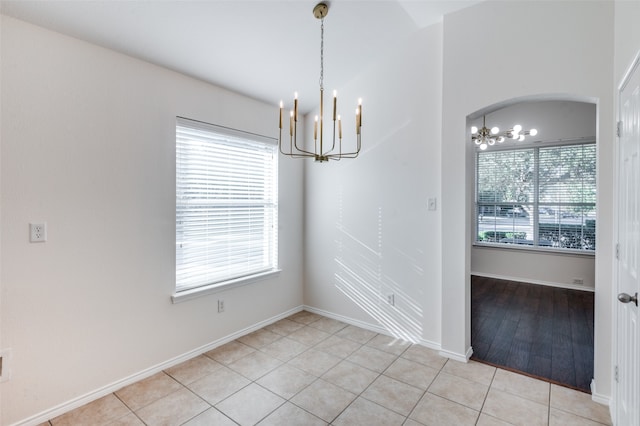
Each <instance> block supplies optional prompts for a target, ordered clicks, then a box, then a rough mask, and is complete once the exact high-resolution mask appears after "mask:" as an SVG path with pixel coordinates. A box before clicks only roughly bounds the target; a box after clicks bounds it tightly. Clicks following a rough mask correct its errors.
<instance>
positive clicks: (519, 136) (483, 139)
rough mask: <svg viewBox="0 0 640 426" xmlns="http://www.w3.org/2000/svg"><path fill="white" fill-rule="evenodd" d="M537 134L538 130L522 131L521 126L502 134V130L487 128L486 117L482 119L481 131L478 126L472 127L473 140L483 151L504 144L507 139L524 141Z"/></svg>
mask: <svg viewBox="0 0 640 426" xmlns="http://www.w3.org/2000/svg"><path fill="white" fill-rule="evenodd" d="M537 134H538V131H537V130H536V129H531V130H522V126H521V125H519V124H516V125H515V126H513V128H511V129H509V130H506V131H504V132H502V133H500V129H499V128H497V127H492V128H491V129H489V128H487V125H486V117H482V128H481V129H478V128H477V127H476V126H473V127H471V140H472V141H473V142H475V144H476V145H477V146H478V147H479V148H480V149H481V150H483V151H484V150H485V149H487V147H488V146H493V145H495V144H496V142H498V143H502V142H504V141H505V140H507V139H515V140H518V141H524V140H525V136H529V135H531V136H535V135H537Z"/></svg>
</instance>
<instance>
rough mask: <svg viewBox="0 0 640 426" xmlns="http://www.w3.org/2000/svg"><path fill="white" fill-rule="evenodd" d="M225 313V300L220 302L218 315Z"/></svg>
mask: <svg viewBox="0 0 640 426" xmlns="http://www.w3.org/2000/svg"><path fill="white" fill-rule="evenodd" d="M222 312H224V300H218V313H219V314H220V313H222Z"/></svg>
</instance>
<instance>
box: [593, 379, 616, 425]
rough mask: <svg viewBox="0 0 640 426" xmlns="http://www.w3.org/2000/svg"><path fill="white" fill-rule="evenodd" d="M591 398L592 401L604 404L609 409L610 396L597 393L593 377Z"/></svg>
mask: <svg viewBox="0 0 640 426" xmlns="http://www.w3.org/2000/svg"><path fill="white" fill-rule="evenodd" d="M591 400H592V401H593V402H597V403H598V404H603V405H606V406H607V407H609V409H610V410H611V397H610V396H607V395H602V394H599V393H598V391H597V389H596V381H595V379H594V380H591ZM612 418H613V417H612Z"/></svg>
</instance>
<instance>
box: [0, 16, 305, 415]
mask: <svg viewBox="0 0 640 426" xmlns="http://www.w3.org/2000/svg"><path fill="white" fill-rule="evenodd" d="M1 48H2V74H1V75H2V95H1V96H2V99H1V100H2V111H1V112H2V124H3V126H2V134H1V136H2V145H1V151H0V153H1V161H2V163H1V183H2V187H1V192H0V195H1V206H2V208H1V219H2V227H1V228H2V242H1V249H2V262H1V265H0V266H1V272H2V275H1V280H2V294H1V297H2V299H1V300H2V307H1V308H2V309H1V326H2V330H1V335H2V345H3V347H4V348H6V347H10V348H11V349H12V350H13V360H12V365H11V370H12V379H11V380H10V381H8V382H6V383H3V384H1V385H0V386H2V397H3V398H2V406H1V407H0V409H1V412H2V414H1V416H2V417H1V418H0V423H1V424H4V425H8V424H12V423H14V422H17V421H21V420H24V419H26V418H29V417H31V416H37V415H38V413H41V412H44V411H46V410H49V409H52V408H53V407H55V406H57V405H58V404H63V403H67V402H69V401H70V400H72V399H74V398H77V397H81V396H83V395H86V394H89V393H91V392H94V391H99V390H100V389H102V388H104V387H106V386H108V385H110V384H111V383H114V382H116V381H119V380H122V379H125V378H127V377H129V376H131V375H135V374H138V373H140V372H142V371H144V370H146V369H148V368H152V367H153V366H156V365H159V364H162V363H164V362H167V361H169V360H171V359H173V358H175V357H178V356H180V355H183V354H186V353H188V352H190V351H192V350H196V349H198V348H201V347H203V346H204V345H207V344H210V343H212V342H215V341H217V340H219V339H223V338H225V337H226V336H229V335H231V334H233V333H236V332H239V331H241V330H243V329H245V328H246V327H250V326H253V325H255V324H257V323H259V322H261V321H265V320H269V319H270V318H273V317H274V316H278V315H281V314H282V313H284V312H287V311H289V310H291V309H295V308H296V307H299V306H300V305H301V304H302V301H303V299H302V296H303V290H302V267H301V264H302V255H301V252H302V219H301V217H302V204H303V202H302V183H301V182H302V172H303V167H302V165H301V164H300V163H297V162H290V161H281V162H280V243H279V248H280V265H281V267H282V273H281V274H280V275H279V276H278V277H277V278H274V279H270V280H266V281H262V282H259V283H256V284H252V285H247V286H244V287H240V288H236V289H233V290H229V291H226V292H224V293H221V294H218V295H212V296H207V297H202V298H199V299H196V300H192V301H187V302H184V303H180V304H175V305H173V304H172V303H171V300H170V295H171V294H172V292H173V289H174V284H175V266H174V265H175V257H174V256H175V254H174V244H175V239H174V238H175V204H174V196H175V180H174V179H175V178H174V167H175V117H176V116H184V117H189V118H193V119H197V120H202V121H206V122H211V123H215V124H220V125H224V126H229V127H233V128H238V129H243V130H247V131H250V132H255V133H259V134H264V135H267V136H272V137H275V136H277V133H276V132H277V114H278V110H277V108H276V107H274V106H269V105H265V104H262V103H260V102H257V101H254V100H251V99H248V98H245V97H242V96H239V95H236V94H233V93H231V92H228V91H225V90H222V89H220V88H216V87H213V86H211V85H208V84H205V83H203V82H200V81H197V80H194V79H191V78H187V77H185V76H183V75H180V74H177V73H174V72H171V71H168V70H165V69H163V68H160V67H157V66H154V65H151V64H148V63H145V62H142V61H139V60H136V59H132V58H130V57H127V56H124V55H121V54H118V53H115V52H113V51H109V50H105V49H102V48H100V47H97V46H94V45H91V44H88V43H85V42H81V41H78V40H76V39H72V38H69V37H66V36H62V35H59V34H56V33H53V32H50V31H47V30H44V29H42V28H39V27H35V26H32V25H30V24H26V23H23V22H21V21H18V20H15V19H12V18H8V17H4V16H3V17H2V45H1ZM32 221H46V222H47V225H48V241H47V242H46V243H40V244H30V243H29V242H28V223H29V222H32ZM274 296H275V297H274ZM218 297H221V298H224V300H225V305H226V311H225V312H224V313H223V314H217V313H216V312H217V310H216V303H217V298H218Z"/></svg>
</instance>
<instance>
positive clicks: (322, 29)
mask: <svg viewBox="0 0 640 426" xmlns="http://www.w3.org/2000/svg"><path fill="white" fill-rule="evenodd" d="M320 90H324V18H322V19H321V20H320Z"/></svg>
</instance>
